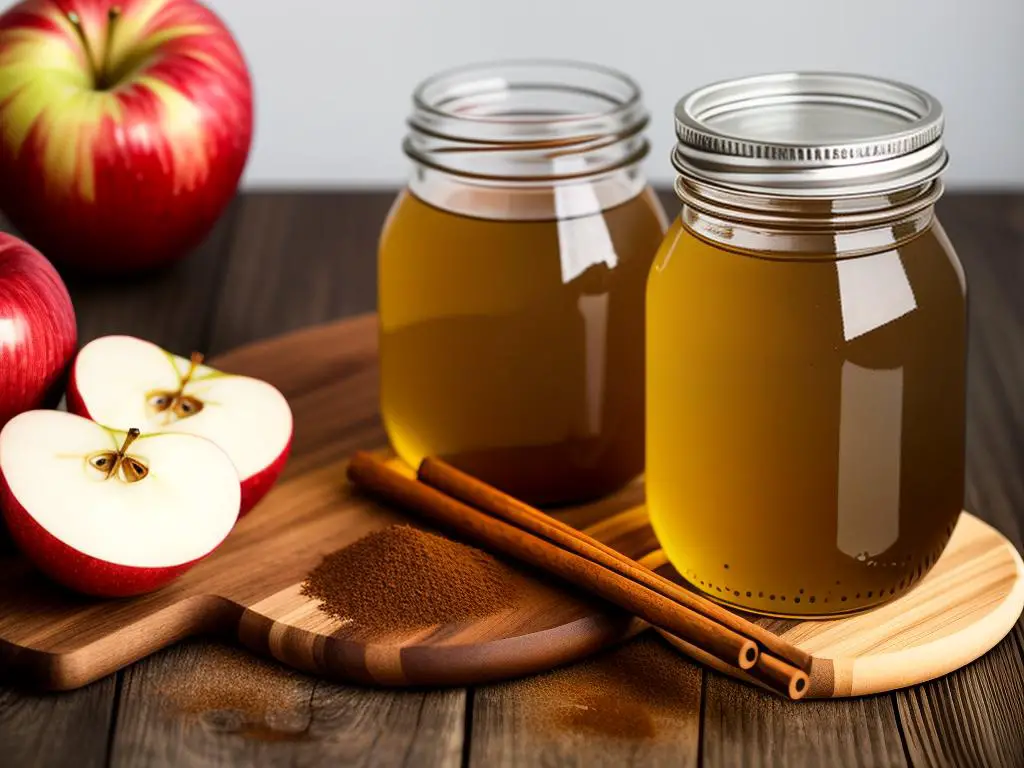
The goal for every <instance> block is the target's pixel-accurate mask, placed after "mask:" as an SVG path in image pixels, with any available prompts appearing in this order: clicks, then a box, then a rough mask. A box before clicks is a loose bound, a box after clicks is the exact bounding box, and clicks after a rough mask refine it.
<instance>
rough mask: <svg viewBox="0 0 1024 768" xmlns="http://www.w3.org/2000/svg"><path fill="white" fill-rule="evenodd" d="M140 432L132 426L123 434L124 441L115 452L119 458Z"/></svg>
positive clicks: (122, 456) (137, 437)
mask: <svg viewBox="0 0 1024 768" xmlns="http://www.w3.org/2000/svg"><path fill="white" fill-rule="evenodd" d="M141 434H142V432H140V431H139V429H138V428H137V427H132V428H131V429H129V430H128V433H127V434H126V435H125V436H124V443H123V444H122V445H121V450H120V451H118V452H117V455H118V456H119V457H120V458H124V455H125V454H126V453H127V452H128V448H129V446H131V444H132V443H134V442H135V441H136V440H138V439H139V435H141Z"/></svg>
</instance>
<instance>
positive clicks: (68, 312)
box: [0, 232, 78, 428]
mask: <svg viewBox="0 0 1024 768" xmlns="http://www.w3.org/2000/svg"><path fill="white" fill-rule="evenodd" d="M77 340H78V339H77V329H76V326H75V310H74V308H73V307H72V306H71V297H70V296H68V291H67V289H66V288H65V287H64V283H63V282H62V281H61V279H60V276H59V275H58V274H57V271H56V270H55V269H54V268H53V266H52V265H51V264H50V262H48V261H47V260H46V259H45V258H44V257H43V255H42V254H41V253H39V251H37V250H35V249H34V248H32V247H31V246H29V245H28V244H27V243H23V242H22V241H21V240H19V239H18V238H16V237H12V236H11V235H6V234H4V233H2V232H0V428H2V427H3V425H4V424H6V423H7V422H8V421H10V420H11V419H12V418H14V417H15V416H17V415H18V414H19V413H22V412H23V411H28V410H31V409H33V408H38V407H39V406H41V405H49V406H53V405H56V404H57V401H58V400H59V399H60V395H61V390H62V388H63V387H62V384H63V380H64V373H65V371H66V370H67V367H68V364H69V363H70V361H71V358H72V357H73V356H74V353H75V344H76V343H77Z"/></svg>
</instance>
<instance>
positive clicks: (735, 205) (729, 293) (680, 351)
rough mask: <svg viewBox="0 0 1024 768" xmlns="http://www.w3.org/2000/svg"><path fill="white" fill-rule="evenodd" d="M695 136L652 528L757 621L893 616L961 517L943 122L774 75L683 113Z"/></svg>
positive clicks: (665, 265) (901, 104)
mask: <svg viewBox="0 0 1024 768" xmlns="http://www.w3.org/2000/svg"><path fill="white" fill-rule="evenodd" d="M808 94H813V99H812V98H809V97H808ZM755 99H756V100H757V101H758V105H754V100H755ZM766 104H767V105H768V106H765V105H766ZM835 121H838V122H835ZM677 125H678V133H679V137H680V141H679V146H678V148H677V151H676V154H675V164H676V167H677V169H678V170H679V174H680V175H679V179H678V181H677V192H678V193H679V196H680V198H681V199H682V201H683V208H682V213H681V216H680V218H679V219H678V220H677V221H676V222H675V224H674V225H673V226H672V228H671V229H670V232H669V234H668V235H667V237H666V240H665V242H664V244H663V246H662V248H661V250H660V252H659V254H658V256H657V258H656V260H655V264H654V267H653V269H652V272H651V278H650V285H649V292H648V386H649V389H648V403H649V412H648V452H647V456H648V458H647V475H646V479H647V492H648V504H649V507H650V511H651V516H652V521H653V525H654V527H655V531H656V533H657V535H658V537H659V539H660V541H661V542H662V545H663V547H664V548H665V551H666V553H667V555H668V556H669V558H670V560H671V561H672V563H673V564H674V565H675V566H676V568H677V569H678V571H679V572H680V573H681V574H682V575H683V576H684V577H685V578H686V579H688V580H689V581H690V582H691V583H693V584H694V585H696V586H697V587H698V588H700V589H701V590H703V591H705V592H707V593H708V594H710V595H711V596H713V597H715V598H717V599H720V600H722V601H724V602H728V603H732V604H735V605H738V606H741V607H743V608H746V609H750V610H755V611H759V612H764V613H771V614H780V615H794V616H795V615H801V616H806V615H831V614H840V613H845V612H850V611H855V610H859V609H863V608H866V607H869V606H872V605H876V604H879V603H882V602H885V601H888V600H890V599H893V598H894V597H895V596H897V595H899V594H901V593H902V592H904V591H906V590H907V589H909V588H910V587H911V586H913V585H914V584H915V583H916V582H917V581H918V580H920V578H921V577H922V576H923V575H924V574H925V573H927V571H928V570H929V569H930V568H931V566H932V565H933V564H934V563H935V561H936V559H937V558H938V556H939V555H940V554H941V552H942V550H943V548H944V547H945V545H946V543H947V541H948V539H949V536H950V534H951V532H952V530H953V526H954V525H955V523H956V520H957V517H958V515H959V513H960V510H961V505H962V503H963V490H964V423H965V415H964V411H965V367H966V366H965V357H966V355H965V345H966V337H965V328H966V315H965V290H966V288H965V282H964V274H963V271H962V269H961V267H960V265H959V262H958V261H957V258H956V255H955V254H954V251H953V248H952V246H951V245H950V243H949V241H948V240H947V239H946V236H945V234H944V232H943V231H942V227H941V225H940V224H939V222H938V221H937V220H936V218H935V214H934V210H933V206H934V203H935V201H936V199H937V198H938V197H939V195H940V194H941V184H940V182H939V180H938V178H937V177H938V174H939V173H940V172H941V170H942V168H943V167H944V165H945V162H946V153H945V150H944V149H942V145H941V139H940V133H941V114H940V112H939V107H938V105H937V104H936V102H935V101H934V99H932V98H931V97H929V96H927V95H926V94H923V93H920V92H919V91H916V90H914V89H911V88H908V87H905V86H901V85H898V84H893V83H886V82H881V81H876V80H870V79H866V78H856V77H843V76H819V75H802V76H777V77H762V78H752V79H749V80H746V81H740V82H738V83H731V84H724V85H717V86H711V87H709V88H707V89H703V90H702V91H698V92H696V93H695V94H694V95H691V96H690V97H688V98H685V99H683V100H682V101H680V103H679V106H678V107H677ZM719 132H725V133H728V134H729V137H728V138H727V139H726V140H725V141H724V142H719V141H718V139H719V138H720V137H719V136H718V133H719ZM897 132H899V133H900V134H901V137H899V138H894V134H896V133H897ZM726 142H729V143H726ZM697 147H701V149H700V150H696V148H697ZM709 150H710V151H709ZM826 157H828V158H832V159H833V160H834V162H833V161H832V160H826V159H825V158H826ZM857 157H860V158H868V157H870V158H871V162H866V161H865V160H864V159H861V160H859V161H858V160H857V159H856V158H857ZM751 158H759V159H756V160H751ZM801 158H803V159H802V160H801ZM844 160H845V162H844Z"/></svg>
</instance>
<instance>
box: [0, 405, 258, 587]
mask: <svg viewBox="0 0 1024 768" xmlns="http://www.w3.org/2000/svg"><path fill="white" fill-rule="evenodd" d="M240 501H241V488H240V486H239V482H238V476H237V474H236V472H235V469H234V465H233V464H232V463H231V460H230V459H229V458H228V457H227V455H226V454H225V453H224V452H223V451H221V450H220V449H219V448H218V447H217V446H215V445H214V444H213V443H211V442H210V441H208V440H204V439H202V438H199V437H195V436H194V435H185V434H173V433H172V434H159V435H139V434H138V433H137V432H135V431H132V432H130V433H124V432H116V431H113V430H109V429H106V428H104V427H102V426H100V425H99V424H96V423H95V422H92V421H89V420H88V419H83V418H81V417H79V416H74V415H72V414H68V413H62V412H60V411H28V412H26V413H23V414H21V415H20V416H17V417H15V418H14V419H12V420H11V421H10V422H9V423H8V424H7V426H6V427H4V429H3V430H2V431H0V506H2V507H3V515H4V520H5V522H6V523H7V527H8V530H9V531H10V533H11V537H12V538H13V539H14V542H15V543H16V544H17V545H18V547H19V548H20V549H21V550H22V552H24V553H25V555H26V556H27V557H28V558H29V560H31V561H32V562H33V563H34V564H35V565H36V567H38V568H39V569H40V570H41V571H43V572H44V573H45V574H47V575H48V576H49V577H50V578H52V579H53V580H54V581H57V582H58V583H60V584H63V585H64V586H66V587H69V588H71V589H74V590H77V591H79V592H83V593H85V594H89V595H96V596H100V597H127V596H130V595H137V594H142V593H144V592H151V591H153V590H155V589H158V588H159V587H162V586H164V585H165V584H167V583H168V582H170V581H171V580H173V579H174V578H176V577H177V576H179V575H181V574H182V573H184V572H185V571H186V570H188V569H189V568H191V567H192V566H193V565H195V563H196V562H198V561H199V560H201V559H202V558H204V557H206V556H207V555H209V554H210V553H211V552H212V551H213V550H214V549H216V548H217V546H219V545H220V543H221V542H222V541H223V540H224V539H225V537H226V536H227V535H228V533H230V531H231V529H232V527H233V526H234V524H235V521H236V519H237V518H238V509H239V503H240Z"/></svg>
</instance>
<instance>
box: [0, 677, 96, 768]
mask: <svg viewBox="0 0 1024 768" xmlns="http://www.w3.org/2000/svg"><path fill="white" fill-rule="evenodd" d="M115 686H116V680H115V678H114V677H107V678H104V679H103V680H100V681H99V682H96V683H93V684H92V685H90V686H88V687H86V688H82V689H80V690H77V691H74V692H72V693H69V694H65V695H61V696H54V695H52V694H33V693H25V692H24V691H21V690H19V689H15V688H9V687H6V686H5V687H3V688H0V765H6V766H12V767H14V766H16V767H17V768H22V767H23V766H24V767H25V768H28V766H44V767H45V768H63V767H64V766H67V768H94V767H95V768H99V766H102V765H106V764H107V741H108V732H109V730H110V727H111V725H112V723H113V714H114V701H115Z"/></svg>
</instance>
